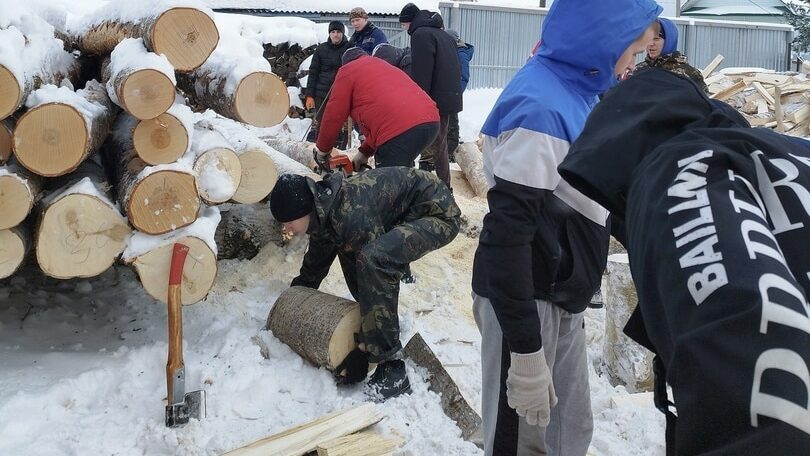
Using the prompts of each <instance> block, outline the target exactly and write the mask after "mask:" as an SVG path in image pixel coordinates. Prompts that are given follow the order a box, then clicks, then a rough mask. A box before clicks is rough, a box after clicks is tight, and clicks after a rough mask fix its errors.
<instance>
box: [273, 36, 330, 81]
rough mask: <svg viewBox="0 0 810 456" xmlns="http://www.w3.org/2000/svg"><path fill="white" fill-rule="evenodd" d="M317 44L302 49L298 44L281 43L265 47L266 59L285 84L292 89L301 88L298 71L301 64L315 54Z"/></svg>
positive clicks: (300, 75)
mask: <svg viewBox="0 0 810 456" xmlns="http://www.w3.org/2000/svg"><path fill="white" fill-rule="evenodd" d="M317 47H318V45H317V44H313V45H312V46H308V47H305V48H302V47H301V45H299V44H297V43H293V44H290V43H281V44H270V43H267V44H265V45H264V58H265V59H267V61H268V62H270V65H272V66H273V70H274V72H275V73H276V74H277V75H278V77H279V78H281V80H282V81H284V84H286V85H287V86H291V87H300V83H299V82H298V78H299V77H303V76H304V75H302V74H299V72H298V69H299V67H300V66H301V63H302V62H303V61H304V60H306V59H307V58H308V57H309V56H311V55H312V54H314V53H315V49H316V48H317Z"/></svg>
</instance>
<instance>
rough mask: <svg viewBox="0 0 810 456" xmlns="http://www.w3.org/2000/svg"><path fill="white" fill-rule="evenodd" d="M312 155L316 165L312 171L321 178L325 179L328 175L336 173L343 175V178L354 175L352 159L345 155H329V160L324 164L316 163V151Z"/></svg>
mask: <svg viewBox="0 0 810 456" xmlns="http://www.w3.org/2000/svg"><path fill="white" fill-rule="evenodd" d="M312 154H313V156H314V159H315V163H316V166H315V169H314V170H313V171H315V172H316V173H318V174H320V175H321V176H322V177H326V176H327V175H328V174H331V173H334V172H336V171H338V172H341V173H343V176H344V177H349V176H351V175H352V174H354V165H353V164H352V159H351V158H349V156H348V155H346V154H333V155H329V160H328V161H327V162H326V163H323V162H319V161H318V156H317V154H318V152H317V151H315V150H313V151H312Z"/></svg>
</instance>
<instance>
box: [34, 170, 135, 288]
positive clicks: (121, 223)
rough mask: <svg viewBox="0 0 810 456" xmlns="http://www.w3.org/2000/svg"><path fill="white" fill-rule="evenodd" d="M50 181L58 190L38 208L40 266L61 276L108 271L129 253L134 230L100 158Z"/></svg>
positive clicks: (37, 250) (50, 274) (80, 275)
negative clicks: (112, 193)
mask: <svg viewBox="0 0 810 456" xmlns="http://www.w3.org/2000/svg"><path fill="white" fill-rule="evenodd" d="M94 158H96V157H94ZM49 184H50V185H53V186H54V188H56V190H54V191H52V192H50V193H48V194H46V195H45V196H44V197H43V199H42V203H41V204H39V205H38V206H37V213H38V217H37V219H38V224H37V228H36V231H35V235H36V254H37V255H36V256H37V263H38V264H39V267H40V269H41V270H42V272H44V273H45V274H46V275H48V276H51V277H54V278H57V279H70V278H74V277H94V276H97V275H99V274H101V273H102V272H104V271H106V270H107V269H108V268H109V267H110V266H112V265H113V263H114V262H115V260H116V259H117V258H118V257H119V256H120V255H121V252H123V251H124V247H125V246H126V242H127V240H128V239H129V236H130V234H131V229H130V227H129V225H128V224H127V221H126V219H125V218H124V217H122V216H121V214H120V213H119V212H118V209H117V208H116V207H115V205H114V204H113V200H112V198H111V196H110V188H111V187H110V185H109V184H108V183H107V178H106V175H105V173H104V168H103V167H102V165H101V163H100V161H98V160H97V159H91V160H87V161H85V162H84V163H82V165H81V166H79V168H78V169H77V170H76V171H74V172H72V173H70V174H68V175H66V176H63V177H61V178H57V180H56V181H54V182H50V183H49Z"/></svg>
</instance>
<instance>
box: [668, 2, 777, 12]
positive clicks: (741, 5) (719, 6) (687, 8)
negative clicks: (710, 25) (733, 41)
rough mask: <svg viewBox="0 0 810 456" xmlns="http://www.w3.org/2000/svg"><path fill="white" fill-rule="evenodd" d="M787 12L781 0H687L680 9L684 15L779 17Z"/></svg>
mask: <svg viewBox="0 0 810 456" xmlns="http://www.w3.org/2000/svg"><path fill="white" fill-rule="evenodd" d="M785 11H787V5H785V3H784V2H783V1H782V0H689V1H687V2H686V3H685V4H684V5H683V6H682V7H681V13H682V14H685V15H690V14H700V15H706V16H727V15H747V16H781V15H782V14H784V13H785Z"/></svg>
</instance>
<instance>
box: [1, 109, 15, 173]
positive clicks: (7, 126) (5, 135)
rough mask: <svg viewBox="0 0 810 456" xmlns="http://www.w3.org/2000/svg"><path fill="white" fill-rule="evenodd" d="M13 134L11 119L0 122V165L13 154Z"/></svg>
mask: <svg viewBox="0 0 810 456" xmlns="http://www.w3.org/2000/svg"><path fill="white" fill-rule="evenodd" d="M13 132H14V122H13V120H12V119H5V120H0V165H2V164H5V163H6V162H7V161H8V160H9V159H10V158H11V155H12V154H13V152H14V151H13V149H12V147H11V144H12V142H13V141H14V139H13Z"/></svg>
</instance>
